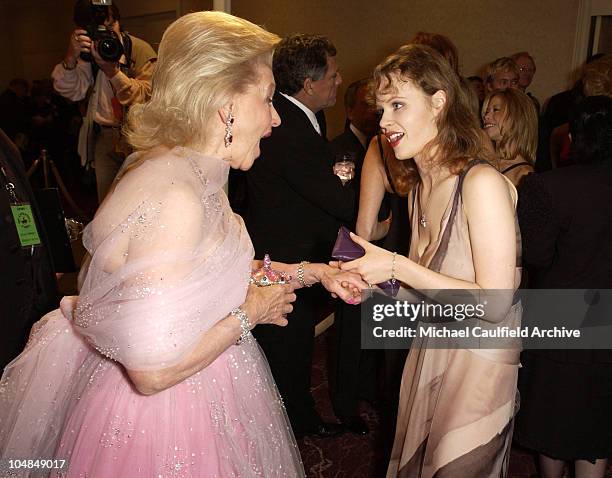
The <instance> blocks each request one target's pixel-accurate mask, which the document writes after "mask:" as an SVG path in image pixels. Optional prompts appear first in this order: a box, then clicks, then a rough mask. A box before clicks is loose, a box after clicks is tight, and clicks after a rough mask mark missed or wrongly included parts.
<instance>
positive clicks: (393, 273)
mask: <svg viewBox="0 0 612 478" xmlns="http://www.w3.org/2000/svg"><path fill="white" fill-rule="evenodd" d="M396 256H397V252H394V253H393V262H391V282H393V283H394V284H395V281H396V279H395V257H396Z"/></svg>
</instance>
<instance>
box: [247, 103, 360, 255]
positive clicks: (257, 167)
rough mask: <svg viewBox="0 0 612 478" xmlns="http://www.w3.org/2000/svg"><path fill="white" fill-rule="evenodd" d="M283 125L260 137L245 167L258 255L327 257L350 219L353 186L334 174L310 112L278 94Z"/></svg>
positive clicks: (249, 224)
mask: <svg viewBox="0 0 612 478" xmlns="http://www.w3.org/2000/svg"><path fill="white" fill-rule="evenodd" d="M274 106H275V108H276V110H277V112H278V114H279V116H280V118H281V124H280V126H278V127H277V128H274V130H273V131H272V135H271V136H270V137H268V138H264V139H262V140H261V143H260V147H261V155H260V157H259V158H258V159H256V160H255V163H254V164H253V167H252V168H251V169H250V170H249V171H248V172H247V175H246V178H247V181H246V183H247V196H248V206H247V211H246V214H245V222H246V226H247V229H248V231H249V234H250V236H251V239H252V241H253V245H254V246H255V255H256V257H257V258H261V257H263V255H264V254H265V253H268V254H270V257H271V259H272V260H278V261H282V262H289V263H295V262H299V261H302V260H307V261H311V262H315V261H317V262H321V261H323V262H326V261H328V260H329V259H330V254H331V250H332V247H333V244H334V242H335V240H336V237H337V233H338V228H339V226H340V225H341V224H343V223H346V222H349V221H351V219H352V217H353V215H354V210H355V191H354V190H353V189H352V188H347V187H343V186H342V182H341V181H340V179H339V178H338V177H337V176H336V175H334V173H333V162H334V154H333V152H332V149H331V147H330V144H329V142H328V141H327V140H326V138H325V127H324V117H323V116H322V115H319V118H320V120H319V124H320V125H321V126H322V135H319V134H318V133H317V132H316V131H315V129H314V128H313V126H312V124H311V123H310V121H309V120H308V117H307V116H306V114H305V113H304V112H303V111H302V110H301V109H300V108H298V107H297V106H296V105H295V104H293V103H292V102H291V101H289V100H287V99H286V98H285V97H283V96H282V95H280V94H279V93H276V94H275V96H274Z"/></svg>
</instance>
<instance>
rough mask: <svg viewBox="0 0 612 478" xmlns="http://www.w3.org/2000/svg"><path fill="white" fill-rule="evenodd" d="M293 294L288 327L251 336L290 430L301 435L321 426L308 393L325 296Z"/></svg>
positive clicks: (316, 291) (313, 291) (317, 290)
mask: <svg viewBox="0 0 612 478" xmlns="http://www.w3.org/2000/svg"><path fill="white" fill-rule="evenodd" d="M295 292H296V295H297V300H296V301H295V302H294V303H293V312H292V313H291V314H289V315H288V316H287V320H288V321H289V324H288V325H287V326H286V327H278V326H276V325H258V326H257V327H255V328H254V329H253V334H254V335H255V337H256V338H257V341H258V342H259V345H260V346H261V348H262V349H263V351H264V353H265V354H266V358H267V359H268V363H269V364H270V369H271V371H272V375H273V376H274V380H275V381H276V386H277V387H278V390H279V392H280V394H281V397H282V398H283V402H284V403H285V407H286V409H287V415H288V416H289V420H290V421H291V426H292V427H293V430H294V431H295V432H296V433H300V432H301V431H307V430H311V429H312V428H313V427H316V426H317V425H318V424H319V423H320V422H321V418H320V417H319V414H318V413H317V411H316V410H315V404H314V399H313V398H312V394H311V392H310V376H311V368H312V354H313V348H314V329H315V323H316V319H317V311H319V310H320V308H321V307H320V306H321V303H322V301H325V300H327V296H328V294H327V292H325V291H324V290H323V289H322V287H321V286H319V285H315V286H313V287H309V288H304V289H299V290H296V291H295Z"/></svg>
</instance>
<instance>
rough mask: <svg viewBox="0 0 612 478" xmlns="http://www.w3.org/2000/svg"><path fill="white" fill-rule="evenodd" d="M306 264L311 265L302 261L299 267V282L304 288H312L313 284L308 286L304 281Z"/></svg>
mask: <svg viewBox="0 0 612 478" xmlns="http://www.w3.org/2000/svg"><path fill="white" fill-rule="evenodd" d="M306 264H310V262H308V261H302V262H300V263H299V264H298V267H297V280H298V282H299V283H300V285H301V286H302V287H310V286H312V284H306V281H305V280H304V266H305V265H306Z"/></svg>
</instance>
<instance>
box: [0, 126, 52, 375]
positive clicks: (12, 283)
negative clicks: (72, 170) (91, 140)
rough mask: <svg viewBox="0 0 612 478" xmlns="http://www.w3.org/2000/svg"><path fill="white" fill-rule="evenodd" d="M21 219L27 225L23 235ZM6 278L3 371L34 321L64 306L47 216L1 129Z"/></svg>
mask: <svg viewBox="0 0 612 478" xmlns="http://www.w3.org/2000/svg"><path fill="white" fill-rule="evenodd" d="M24 204H27V205H29V208H27V207H26V208H25V210H24ZM16 205H18V206H19V209H13V208H12V207H11V206H16ZM14 211H18V212H14ZM30 211H31V212H30ZM15 215H16V216H15ZM15 217H18V218H20V220H21V221H22V223H23V224H24V227H23V228H22V229H21V230H22V236H21V239H20V235H19V233H18V228H17V226H16V224H15ZM33 228H35V229H36V232H35V233H34V234H32V233H31V232H30V233H29V234H28V235H25V234H23V231H28V230H29V231H32V229H33ZM0 278H1V280H0V332H1V333H0V337H1V338H0V370H1V369H3V368H4V367H5V366H6V365H7V364H8V363H9V362H10V361H11V360H12V359H13V358H15V357H16V356H17V355H18V354H19V353H20V352H21V351H22V350H23V347H24V345H25V343H26V340H27V338H28V334H29V332H30V328H31V327H32V324H33V323H34V322H35V321H37V320H38V319H40V318H41V317H42V316H43V315H44V314H45V313H46V312H48V311H50V310H52V309H55V308H57V306H58V304H59V297H58V291H57V282H56V279H55V274H54V272H53V264H52V259H51V255H50V252H49V249H48V246H47V237H46V234H45V231H44V227H43V223H42V218H41V216H40V213H39V211H38V208H37V207H36V204H35V200H34V194H33V193H32V189H31V188H30V185H29V183H28V178H27V177H26V174H25V169H24V166H23V163H22V161H21V156H20V154H19V150H18V149H17V147H16V146H15V145H14V144H13V143H12V142H11V141H10V140H9V138H8V137H7V136H6V135H5V134H4V132H3V131H2V130H1V129H0Z"/></svg>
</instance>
